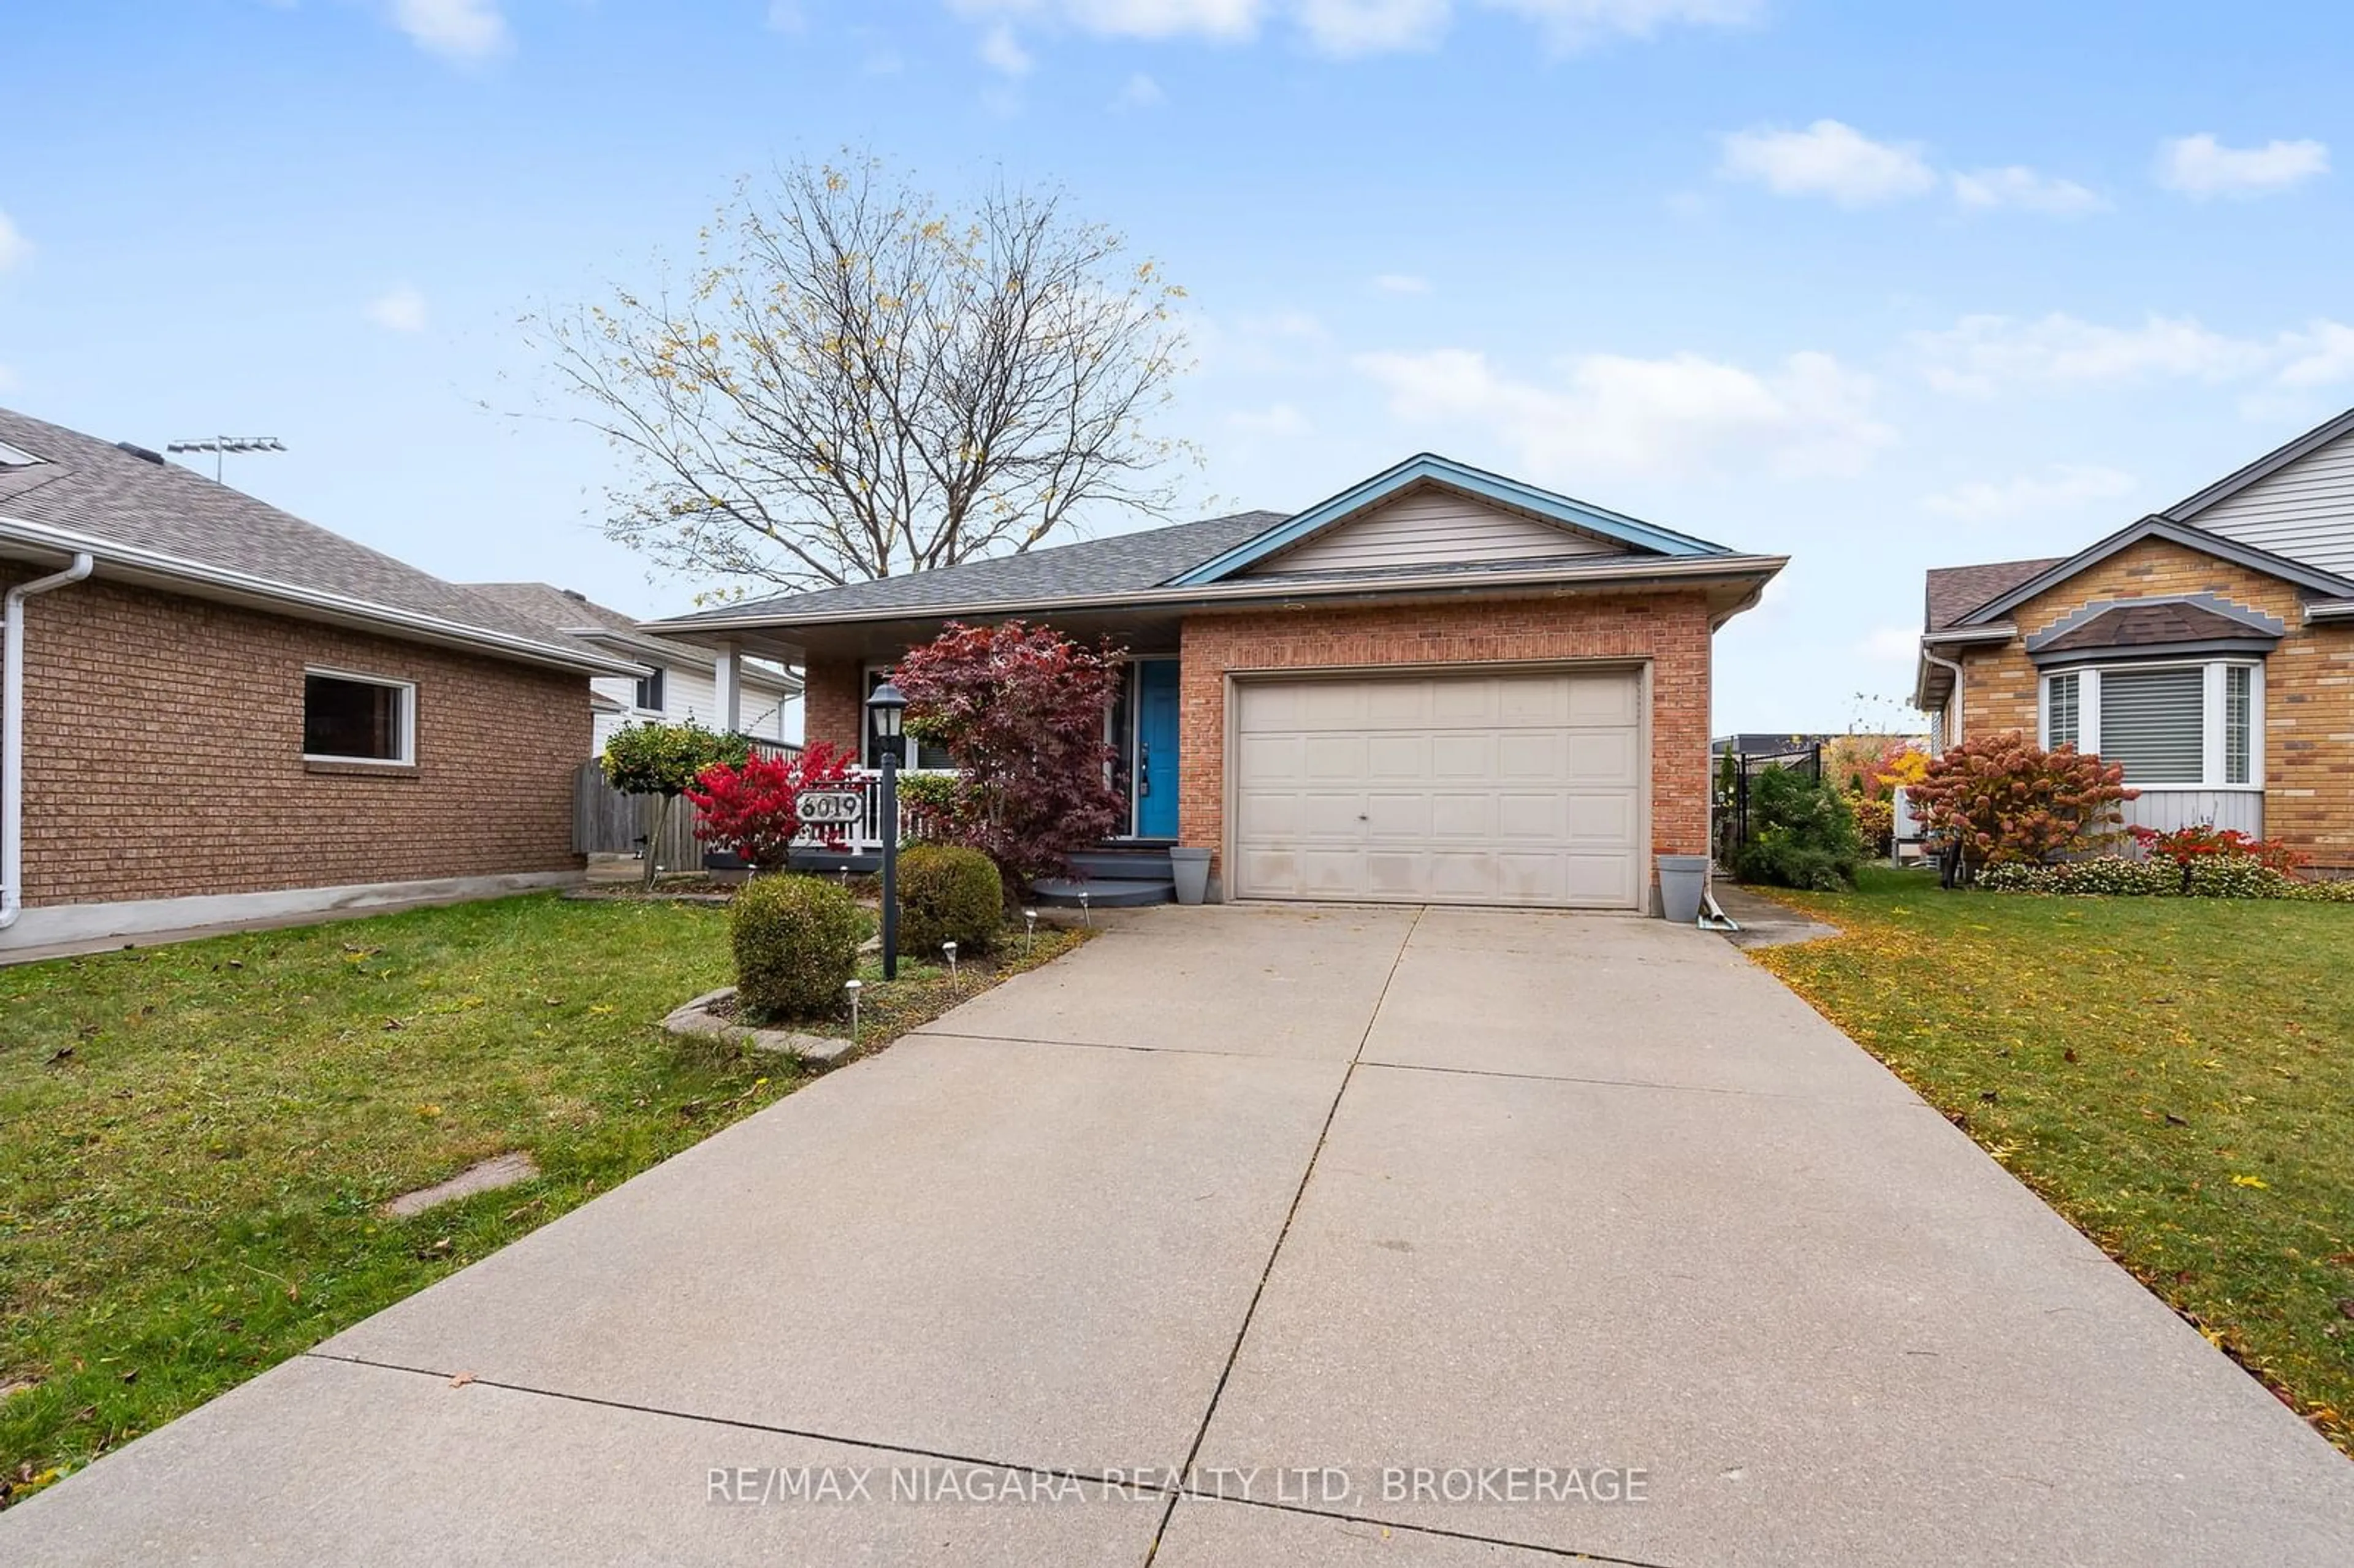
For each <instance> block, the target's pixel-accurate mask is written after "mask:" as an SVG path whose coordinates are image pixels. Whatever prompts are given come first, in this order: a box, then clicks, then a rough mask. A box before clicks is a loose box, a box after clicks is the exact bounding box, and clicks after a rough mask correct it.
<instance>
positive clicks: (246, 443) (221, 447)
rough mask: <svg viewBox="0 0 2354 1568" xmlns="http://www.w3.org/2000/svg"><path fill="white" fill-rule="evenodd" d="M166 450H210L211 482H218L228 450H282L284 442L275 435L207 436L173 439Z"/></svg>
mask: <svg viewBox="0 0 2354 1568" xmlns="http://www.w3.org/2000/svg"><path fill="white" fill-rule="evenodd" d="M164 450H165V451H167V452H210V453H212V454H213V482H214V483H215V484H218V483H219V482H220V477H221V462H222V460H223V459H224V458H226V457H227V456H228V454H229V453H230V452H282V451H284V450H286V443H285V442H284V441H281V440H279V439H278V438H277V437H276V436H207V437H205V438H204V439H202V440H193V441H174V442H172V443H171V444H170V445H168V446H166V447H165V448H164Z"/></svg>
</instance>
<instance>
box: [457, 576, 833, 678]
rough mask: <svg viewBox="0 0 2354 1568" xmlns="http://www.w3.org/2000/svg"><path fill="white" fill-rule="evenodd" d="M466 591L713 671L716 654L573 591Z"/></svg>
mask: <svg viewBox="0 0 2354 1568" xmlns="http://www.w3.org/2000/svg"><path fill="white" fill-rule="evenodd" d="M464 587H465V588H466V591H467V592H469V593H472V594H473V595H475V596H477V597H478V598H482V599H488V600H490V601H491V602H492V603H493V604H496V605H499V606H501V607H502V608H504V609H506V610H507V611H508V613H510V614H513V615H517V616H521V617H523V618H524V619H525V620H529V621H531V622H533V623H534V624H535V625H538V626H541V627H544V628H546V630H549V631H553V632H557V633H560V634H564V635H567V636H569V635H571V634H573V633H576V632H581V631H594V632H595V633H596V634H597V639H598V641H599V642H601V643H604V644H606V645H607V647H609V648H624V649H627V650H628V651H629V652H631V653H635V654H642V655H643V656H644V657H645V658H646V659H647V660H648V661H649V662H653V663H657V664H664V665H675V664H680V663H695V664H701V665H703V666H704V667H705V668H708V667H709V666H710V665H711V664H712V663H714V662H716V655H706V654H704V653H703V652H701V651H700V650H698V649H696V648H695V646H694V645H693V644H692V643H689V642H686V641H682V640H680V639H677V638H671V637H654V636H651V635H649V634H647V633H646V632H642V631H640V630H638V620H639V618H638V617H636V616H634V615H631V614H629V613H627V612H626V611H623V610H619V609H608V608H607V607H605V606H604V605H601V604H599V603H597V602H596V601H595V600H593V599H587V598H584V597H582V596H581V595H580V594H578V593H576V592H574V591H573V590H572V589H570V588H557V586H556V585H555V584H554V583H467V584H465V585H464ZM744 673H745V675H746V677H747V678H748V679H752V680H758V681H761V682H764V683H769V684H779V683H783V684H794V685H797V684H798V683H796V682H793V681H792V680H791V679H790V677H789V676H788V675H787V674H786V673H784V672H782V671H780V670H778V669H775V668H774V667H772V666H769V665H768V664H765V663H763V662H759V661H758V660H753V661H748V662H747V663H746V664H745V666H744Z"/></svg>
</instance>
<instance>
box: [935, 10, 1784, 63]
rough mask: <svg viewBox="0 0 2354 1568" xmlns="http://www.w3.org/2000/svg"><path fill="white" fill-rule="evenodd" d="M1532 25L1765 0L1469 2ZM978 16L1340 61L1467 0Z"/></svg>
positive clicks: (1381, 47)
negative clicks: (1273, 23) (1306, 50)
mask: <svg viewBox="0 0 2354 1568" xmlns="http://www.w3.org/2000/svg"><path fill="white" fill-rule="evenodd" d="M1464 3H1465V4H1470V5H1479V6H1481V7H1483V8H1485V9H1487V10H1490V11H1500V12H1503V13H1504V14H1506V15H1508V16H1517V17H1520V18H1521V19H1522V20H1523V21H1526V22H1530V23H1532V24H1533V25H1535V26H1537V27H1539V28H1540V29H1542V30H1543V33H1544V34H1545V36H1546V38H1547V40H1548V41H1549V42H1550V43H1551V44H1552V45H1553V47H1554V48H1564V49H1574V48H1584V47H1585V46H1587V45H1589V44H1592V43H1594V42H1596V41H1598V40H1600V39H1603V38H1606V37H1637V38H1642V37H1650V36H1651V35H1653V34H1654V33H1657V32H1658V31H1659V29H1661V28H1662V27H1665V26H1672V25H1678V24H1683V25H1690V26H1737V25H1739V24H1742V23H1744V22H1749V21H1753V20H1755V18H1756V17H1757V16H1760V15H1761V14H1762V13H1763V11H1764V9H1765V0H1464ZM1457 6H1458V0H949V8H950V9H951V10H953V11H955V12H956V13H957V14H958V15H960V16H964V17H967V18H969V19H976V20H982V21H998V20H1004V19H1007V18H1015V19H1019V20H1023V21H1028V22H1039V23H1050V24H1055V25H1059V26H1067V27H1071V28H1074V29H1076V31H1079V32H1082V33H1089V34H1093V35H1094V36H1096V37H1120V38H1176V37H1201V38H1214V39H1220V40H1224V41H1228V42H1238V41H1242V40H1246V39H1249V38H1254V37H1257V36H1258V34H1259V32H1260V30H1261V28H1262V27H1263V26H1265V25H1266V24H1267V22H1268V21H1269V20H1270V19H1271V18H1274V17H1278V16H1279V17H1282V18H1285V19H1287V20H1288V21H1289V22H1290V23H1291V24H1292V25H1293V26H1295V27H1296V28H1298V30H1299V33H1300V34H1301V35H1303V36H1304V37H1306V38H1307V40H1308V43H1309V45H1310V47H1311V48H1316V49H1319V50H1320V51H1322V52H1323V53H1326V54H1331V55H1344V56H1345V55H1367V54H1379V53H1388V52H1394V51H1396V50H1400V49H1423V48H1430V47H1431V46H1432V45H1434V44H1436V43H1437V42H1438V40H1439V39H1440V37H1443V36H1444V35H1445V33H1446V31H1447V26H1448V24H1449V23H1450V22H1451V21H1452V20H1453V19H1454V16H1455V14H1456V11H1457Z"/></svg>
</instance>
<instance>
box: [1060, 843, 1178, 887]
mask: <svg viewBox="0 0 2354 1568" xmlns="http://www.w3.org/2000/svg"><path fill="white" fill-rule="evenodd" d="M1071 874H1072V876H1073V877H1074V878H1081V877H1084V878H1086V879H1087V880H1088V881H1108V882H1166V881H1168V880H1169V878H1170V871H1169V846H1168V845H1167V844H1165V843H1160V844H1133V845H1131V844H1106V845H1104V846H1102V847H1101V848H1097V849H1091V850H1082V851H1080V852H1079V853H1076V854H1075V855H1073V856H1072V857H1071Z"/></svg>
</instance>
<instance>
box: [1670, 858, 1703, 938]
mask: <svg viewBox="0 0 2354 1568" xmlns="http://www.w3.org/2000/svg"><path fill="white" fill-rule="evenodd" d="M1658 858H1659V913H1661V914H1662V915H1664V916H1667V917H1668V918H1669V919H1670V920H1671V921H1673V922H1674V923H1675V924H1677V925H1679V926H1689V925H1691V924H1692V923H1693V922H1694V921H1696V920H1698V919H1699V918H1700V900H1701V895H1702V893H1704V892H1705V891H1707V888H1708V856H1706V855H1704V854H1663V855H1660V856H1659V857H1658Z"/></svg>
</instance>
